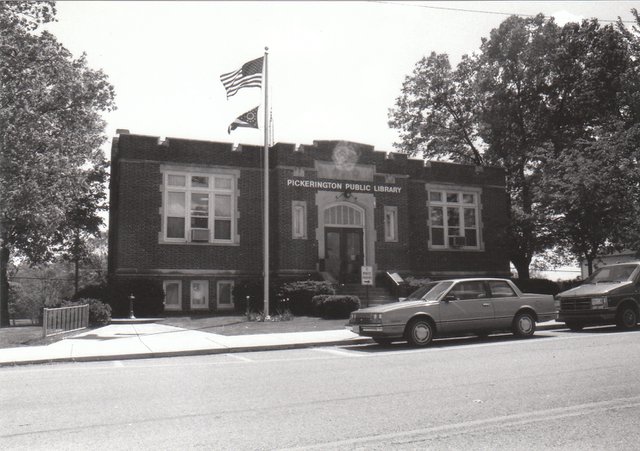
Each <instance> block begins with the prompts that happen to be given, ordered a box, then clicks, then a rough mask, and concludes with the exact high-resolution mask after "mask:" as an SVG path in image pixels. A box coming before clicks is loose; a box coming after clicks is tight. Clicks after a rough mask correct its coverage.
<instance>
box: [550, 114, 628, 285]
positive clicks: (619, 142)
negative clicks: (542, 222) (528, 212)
mask: <svg viewBox="0 0 640 451" xmlns="http://www.w3.org/2000/svg"><path fill="white" fill-rule="evenodd" d="M639 132H640V130H638V129H637V128H636V127H634V128H633V129H632V130H628V131H614V132H613V133H611V134H610V135H609V136H606V135H605V134H604V133H602V132H601V133H599V135H600V139H598V140H597V141H580V142H576V143H575V145H574V146H573V147H572V148H571V149H567V150H566V151H565V152H563V154H562V155H561V156H560V157H558V158H555V159H554V165H553V166H549V167H548V168H547V169H546V171H545V172H544V175H543V178H542V183H541V184H540V186H539V187H538V189H539V190H540V191H541V192H540V198H541V199H542V200H543V204H544V205H545V208H546V209H547V211H548V217H550V218H553V219H552V223H551V229H552V230H553V232H554V235H555V236H556V237H557V244H558V245H559V246H560V247H561V248H563V249H566V250H568V251H569V252H570V253H571V254H572V255H574V256H576V257H577V258H579V259H584V261H586V263H587V268H588V271H589V274H591V273H592V271H593V261H594V260H595V259H596V257H597V256H598V255H601V254H603V253H607V251H615V250H618V251H619V250H621V249H622V247H623V243H624V241H625V239H626V235H627V232H626V224H627V221H628V219H629V218H630V217H634V213H635V210H636V207H637V205H638V204H637V199H638V194H639V192H640V190H639V187H638V173H639V171H640V168H639V167H638V164H637V158H636V157H634V154H636V153H637V152H638V150H637V149H638V146H639V145H640V140H639V138H640V133H639ZM634 159H635V162H632V160H634ZM636 218H637V216H636Z"/></svg>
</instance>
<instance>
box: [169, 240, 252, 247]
mask: <svg viewBox="0 0 640 451" xmlns="http://www.w3.org/2000/svg"><path fill="white" fill-rule="evenodd" d="M158 244H168V245H176V244H178V245H183V246H240V243H235V242H232V241H214V242H211V243H198V242H193V241H166V240H160V241H158Z"/></svg>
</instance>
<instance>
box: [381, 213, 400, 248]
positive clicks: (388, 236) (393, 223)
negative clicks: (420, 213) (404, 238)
mask: <svg viewBox="0 0 640 451" xmlns="http://www.w3.org/2000/svg"><path fill="white" fill-rule="evenodd" d="M384 240H385V241H398V207H391V206H385V207H384Z"/></svg>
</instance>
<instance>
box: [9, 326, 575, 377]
mask: <svg viewBox="0 0 640 451" xmlns="http://www.w3.org/2000/svg"><path fill="white" fill-rule="evenodd" d="M564 327H565V325H564V323H557V322H555V321H549V322H548V323H540V324H538V330H549V329H560V328H564ZM361 343H372V341H371V339H369V338H367V337H361V336H359V335H357V334H354V333H353V332H351V331H349V330H347V329H346V328H345V329H341V330H328V331H315V332H293V333H270V334H259V335H234V336H225V335H219V334H212V333H208V332H200V331H195V330H188V329H181V328H179V327H173V326H167V325H164V324H156V323H148V322H137V323H133V324H110V325H108V326H105V327H101V328H98V329H93V330H90V331H86V332H82V333H79V334H76V335H73V336H71V337H67V338H65V339H63V340H60V341H57V342H55V343H52V344H50V345H47V346H31V347H28V346H27V347H19V348H5V349H0V366H10V365H26V364H35V363H54V362H87V361H101V360H124V359H142V358H150V357H174V356H187V355H204V354H224V353H233V352H248V351H265V350H276V349H293V348H306V347H312V346H337V345H353V344H361Z"/></svg>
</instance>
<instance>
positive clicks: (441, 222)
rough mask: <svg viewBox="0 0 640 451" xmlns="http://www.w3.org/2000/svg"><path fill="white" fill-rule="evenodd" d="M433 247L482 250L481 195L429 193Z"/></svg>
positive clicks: (476, 193)
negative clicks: (480, 227) (479, 223)
mask: <svg viewBox="0 0 640 451" xmlns="http://www.w3.org/2000/svg"><path fill="white" fill-rule="evenodd" d="M428 194H429V197H428V199H429V200H428V208H429V231H430V237H431V239H430V246H431V247H432V248H443V249H451V248H467V249H479V248H480V231H479V227H478V217H479V216H478V210H479V205H480V204H479V197H480V194H479V192H478V191H458V190H452V189H431V188H429V189H428Z"/></svg>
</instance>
